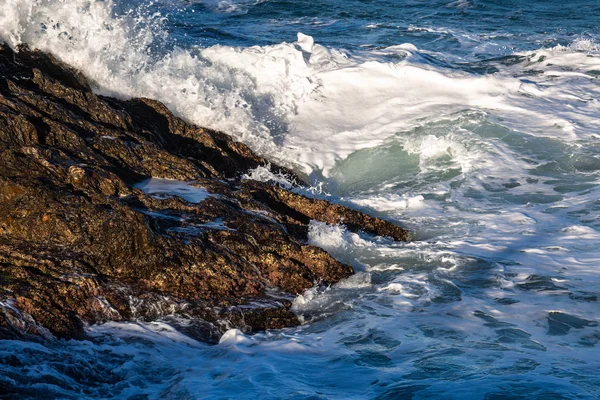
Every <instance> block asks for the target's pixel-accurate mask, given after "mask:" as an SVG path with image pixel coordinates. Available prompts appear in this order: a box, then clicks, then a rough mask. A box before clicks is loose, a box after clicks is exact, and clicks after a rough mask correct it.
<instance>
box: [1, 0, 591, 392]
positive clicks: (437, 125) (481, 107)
mask: <svg viewBox="0 0 600 400" xmlns="http://www.w3.org/2000/svg"><path fill="white" fill-rule="evenodd" d="M0 40H2V41H5V42H7V43H9V44H10V45H12V46H16V45H18V44H20V43H27V44H29V45H30V46H31V47H37V48H40V49H42V50H46V51H50V52H52V53H54V54H55V55H56V56H58V57H59V58H61V59H62V60H64V61H66V62H68V63H70V64H72V65H73V66H75V67H77V68H80V69H81V70H83V71H84V72H85V74H86V75H87V76H88V77H89V78H90V79H91V80H92V81H93V83H94V86H95V90H96V91H97V92H99V93H102V94H109V95H112V96H117V97H122V98H127V97H131V96H145V97H151V98H156V99H158V100H161V101H162V102H164V103H165V104H166V105H167V106H168V107H169V108H170V109H171V110H173V111H174V112H175V113H176V114H178V115H179V116H181V117H183V118H185V119H187V120H189V121H192V122H194V123H197V124H199V125H203V126H209V127H213V128H217V129H221V130H223V131H225V132H228V133H230V134H231V135H232V136H233V137H234V138H235V139H237V140H240V141H243V142H245V143H247V144H248V145H250V146H251V147H252V148H253V149H254V150H255V151H257V152H259V153H260V154H262V155H265V156H267V157H269V158H271V159H272V160H273V161H276V162H279V163H282V164H285V165H288V166H291V167H292V168H294V169H295V170H296V171H298V172H299V173H300V174H303V175H304V176H305V177H306V178H307V180H308V181H310V182H311V184H312V185H313V187H312V188H311V189H310V193H311V194H312V195H315V196H321V197H324V198H328V199H330V200H332V201H336V202H339V203H342V204H346V205H349V206H352V207H355V208H359V209H362V210H365V211H367V212H369V213H372V214H374V215H378V216H382V217H384V218H387V219H390V220H393V221H396V222H397V223H399V224H401V225H402V226H405V227H407V228H409V229H411V230H413V231H414V232H415V236H416V239H417V240H415V241H414V242H411V243H394V242H392V241H390V240H388V239H385V238H380V237H372V236H368V235H363V234H354V233H351V232H348V231H346V230H345V228H344V227H343V226H328V225H325V224H320V223H313V224H312V225H311V230H310V242H311V243H313V244H316V245H318V246H321V247H323V248H325V249H326V250H328V251H329V252H331V253H332V254H333V255H334V256H335V257H337V258H338V259H340V260H342V261H344V262H347V263H349V264H351V265H352V266H354V267H355V269H356V270H357V271H358V274H357V275H355V276H354V277H352V278H350V279H348V280H346V281H343V282H340V283H339V284H337V285H336V286H334V287H331V288H328V289H327V290H321V291H319V290H317V289H312V290H309V291H307V292H306V293H305V294H303V295H302V296H299V297H298V298H297V299H296V300H295V302H294V309H295V312H296V313H297V314H298V315H299V316H300V318H301V319H302V320H303V321H304V324H303V325H302V326H300V327H298V328H293V329H284V330H280V331H270V332H265V333H261V334H257V335H254V336H247V335H244V334H242V333H241V332H240V331H236V330H230V331H228V332H227V333H226V334H225V336H224V337H223V338H222V340H221V342H220V344H218V345H214V346H209V345H207V344H203V343H200V342H197V341H195V340H193V339H191V338H189V337H187V336H185V335H183V334H181V333H179V332H177V331H176V330H175V329H174V328H172V327H171V326H170V325H169V324H168V321H166V320H165V321H162V322H161V321H159V322H155V323H109V324H105V325H101V326H90V327H89V328H88V333H89V335H90V339H89V340H86V341H55V342H51V343H47V344H35V343H25V342H18V341H0V358H3V359H9V358H7V357H8V356H9V355H11V354H12V355H14V356H15V357H16V359H15V358H11V360H12V361H11V362H10V363H5V364H0V385H4V386H5V387H9V388H12V390H16V391H18V393H19V396H22V397H26V396H31V397H34V398H45V399H58V398H60V399H79V398H94V399H96V398H118V399H132V400H133V399H226V398H231V399H280V398H282V399H298V400H299V399H374V398H378V399H431V398H443V399H486V400H500V399H502V400H506V399H548V400H549V399H598V398H600V327H599V325H598V324H599V322H600V100H599V96H600V3H599V2H598V1H596V0H569V1H557V0H546V1H542V0H528V1H520V0H519V1H518V0H503V1H500V0H457V1H452V0H430V1H423V0H394V1H392V0H380V1H375V0H320V1H309V0H293V1H292V0H258V1H256V0H222V1H219V0H187V1H184V0H159V1H141V0H135V1H127V0H114V1H111V0H105V1H91V0H35V1H34V0H0ZM248 176H249V177H251V178H254V179H263V180H264V179H270V178H273V176H272V174H271V173H270V171H269V169H268V168H259V169H257V170H254V171H249V172H248ZM275 178H277V179H280V180H282V179H285V178H284V177H275Z"/></svg>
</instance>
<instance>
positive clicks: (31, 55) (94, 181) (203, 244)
mask: <svg viewBox="0 0 600 400" xmlns="http://www.w3.org/2000/svg"><path fill="white" fill-rule="evenodd" d="M266 164H267V161H266V160H264V159H263V158H261V157H258V156H257V155H255V154H254V153H253V152H252V151H251V150H250V149H249V148H248V147H247V146H245V145H244V144H242V143H236V142H233V141H232V140H231V139H230V137H229V136H227V135H226V134H224V133H221V132H216V131H212V130H209V129H205V128H201V127H198V126H194V125H191V124H188V123H186V122H185V121H183V120H181V119H179V118H177V117H175V116H174V115H173V114H172V113H171V112H170V111H169V110H168V109H167V108H166V107H165V106H164V105H163V104H161V103H159V102H157V101H154V100H149V99H132V100H127V101H123V100H118V99H114V98H108V97H103V96H99V95H96V94H94V93H93V92H92V90H91V88H90V84H89V82H88V81H87V80H86V78H85V77H84V76H83V75H81V74H80V73H79V72H77V71H75V70H73V69H71V68H69V67H68V66H65V65H64V64H62V63H61V62H59V61H58V60H56V59H55V58H54V57H52V56H51V55H48V54H44V53H42V52H40V51H31V50H29V49H27V48H21V49H19V51H18V52H15V51H13V50H12V49H10V48H8V47H6V46H1V45H0V338H36V337H40V336H41V337H44V336H47V337H50V336H56V337H66V338H70V337H78V336H79V335H81V334H82V333H83V328H84V326H85V324H94V323H102V322H106V321H127V320H136V319H137V320H147V321H149V320H155V319H160V318H169V319H170V322H171V323H172V324H174V325H175V326H177V327H178V328H179V329H181V330H182V331H183V332H184V333H186V334H189V335H190V336H192V337H195V338H197V339H200V340H204V341H208V342H214V341H217V340H218V338H219V337H220V336H221V335H222V333H223V332H224V331H225V330H226V329H229V328H239V329H242V330H243V331H245V332H255V331H258V330H264V329H272V328H281V327H286V326H294V325H296V324H298V323H299V322H298V320H297V318H296V316H295V315H294V314H293V313H292V311H291V301H290V300H291V299H293V296H295V295H297V294H299V293H302V292H303V291H304V290H306V289H308V288H310V287H313V286H314V285H315V284H321V285H330V284H333V283H335V282H337V281H339V280H340V279H343V278H346V277H348V276H350V275H351V274H353V269H352V268H351V267H350V266H348V265H345V264H343V263H340V262H338V261H336V260H335V259H334V258H333V257H332V256H330V255H329V254H328V253H326V252H325V251H324V250H322V249H320V248H317V247H315V246H312V245H309V244H307V243H306V240H307V233H308V224H309V222H310V221H311V220H316V221H322V222H326V223H330V224H337V223H342V224H345V225H346V226H347V228H348V229H350V230H353V231H357V230H360V231H364V232H367V233H370V234H374V235H382V236H390V237H392V238H393V239H395V240H409V233H408V232H407V231H406V230H404V229H402V228H400V227H398V226H396V225H394V224H392V223H390V222H387V221H384V220H381V219H378V218H374V217H371V216H368V215H366V214H364V213H361V212H358V211H354V210H350V209H348V208H345V207H343V206H340V205H336V204H332V203H329V202H327V201H324V200H317V199H311V198H307V197H304V196H301V195H299V194H296V193H294V192H293V191H290V190H287V189H284V188H282V187H279V186H277V185H275V184H270V183H264V182H258V181H252V180H243V179H241V177H242V175H243V174H244V173H246V172H248V170H250V169H252V168H256V167H259V166H263V165H266ZM271 168H272V169H273V170H274V171H275V172H278V173H285V174H287V175H289V176H291V177H293V178H295V180H296V182H298V183H299V184H301V182H302V180H301V179H300V178H299V177H297V176H295V175H294V173H293V172H292V171H290V170H287V169H286V168H283V167H279V166H275V165H271ZM151 177H155V178H163V179H171V180H178V181H183V182H185V184H184V186H185V185H187V187H188V189H189V191H190V192H191V193H193V192H194V190H203V191H204V192H205V193H206V196H204V197H203V198H201V199H192V200H190V198H187V199H186V196H176V195H165V194H164V193H163V194H160V193H159V194H157V193H152V192H150V191H148V190H146V191H144V190H142V189H143V187H142V186H140V185H139V183H140V182H143V181H145V180H147V179H149V178H151ZM163 183H164V182H163Z"/></svg>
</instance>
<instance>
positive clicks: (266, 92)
mask: <svg viewBox="0 0 600 400" xmlns="http://www.w3.org/2000/svg"><path fill="white" fill-rule="evenodd" d="M219 4H220V3H219ZM0 5H1V6H2V9H3V16H2V17H0V18H2V20H0V38H2V39H3V40H5V41H7V42H8V43H9V44H11V45H13V46H15V45H17V44H19V43H28V44H29V45H30V46H32V47H37V48H40V49H42V50H46V51H51V52H52V53H54V54H56V55H57V56H58V57H60V58H61V59H63V60H65V61H66V62H68V63H69V64H72V65H74V66H75V67H77V68H80V69H82V70H83V71H84V72H85V73H86V75H88V76H89V77H90V78H91V79H92V80H93V81H94V83H95V84H96V86H97V90H98V91H100V92H101V93H106V94H112V95H118V96H121V97H130V96H146V97H153V98H157V99H159V100H161V101H163V102H164V103H165V104H166V105H167V106H169V107H170V108H171V109H172V110H174V111H175V112H176V113H178V114H179V115H181V116H183V117H185V118H187V119H188V120H191V121H193V122H196V123H199V124H202V125H206V126H209V127H213V128H217V129H221V130H224V131H226V132H228V133H230V134H232V135H233V136H234V138H236V139H238V140H242V141H244V142H246V143H248V144H249V145H250V146H251V147H252V148H254V149H255V150H257V151H259V152H261V153H262V154H266V155H269V156H270V157H272V158H274V159H276V160H277V161H279V162H283V163H286V164H288V165H289V164H292V165H293V164H296V165H298V164H299V165H300V166H301V167H302V168H303V169H304V171H305V172H307V173H311V172H313V171H315V170H318V171H322V174H323V175H324V176H328V173H329V171H330V170H331V168H332V167H333V166H334V165H335V163H336V161H337V160H340V159H344V158H346V157H347V156H348V155H349V154H351V153H353V152H355V151H357V150H359V149H363V148H368V147H374V146H378V145H381V144H382V143H383V142H384V141H385V140H386V139H387V138H389V137H390V136H391V135H394V134H395V133H397V132H399V131H403V130H408V129H411V128H414V127H415V126H418V125H419V121H421V120H423V119H428V118H432V117H439V116H440V115H449V114H452V113H455V112H457V111H460V110H461V109H464V108H465V107H472V108H479V109H484V110H488V111H489V112H491V113H492V114H494V115H496V116H497V117H499V118H500V117H501V118H504V120H505V121H506V122H510V124H511V125H512V126H513V127H515V128H519V129H520V128H526V129H527V130H529V131H531V132H534V133H535V134H537V135H545V136H553V137H559V138H560V137H563V138H566V139H570V140H572V139H576V138H578V137H581V135H584V134H590V133H591V132H595V131H597V129H598V122H597V118H594V116H595V115H596V114H597V112H598V109H599V108H598V107H600V106H599V105H598V101H597V100H596V98H597V97H598V96H597V95H598V94H599V93H598V85H595V84H594V81H593V78H594V77H593V76H589V75H586V73H587V72H589V71H591V70H596V69H600V66H599V63H600V61H599V60H600V57H586V54H584V53H583V52H582V51H581V50H582V49H584V50H586V51H588V52H590V51H591V52H597V45H596V44H594V43H593V42H590V41H586V40H578V41H576V42H574V43H573V44H572V45H571V46H570V47H569V48H555V49H550V50H540V51H539V52H536V53H535V54H525V56H526V57H527V58H528V61H527V62H524V63H522V64H518V65H516V66H513V67H510V68H505V71H502V72H501V73H499V74H496V75H494V76H492V75H488V76H473V75H469V74H466V73H459V72H456V71H444V70H441V69H438V68H434V67H432V66H431V65H428V64H427V63H426V62H423V61H422V60H421V59H420V57H419V54H420V51H419V49H417V48H416V47H415V46H414V45H412V44H402V45H399V46H393V47H390V48H388V49H386V50H385V51H386V52H388V53H389V52H394V51H396V52H398V51H399V52H402V53H404V54H406V55H407V58H406V59H405V60H403V61H400V62H397V63H391V62H382V61H379V60H377V54H378V52H379V53H381V51H378V52H375V53H373V56H374V59H372V60H365V59H364V57H361V58H355V59H353V58H352V57H348V56H347V55H346V54H345V53H344V52H340V51H337V50H335V49H328V48H325V47H323V46H321V45H319V44H317V43H315V40H314V39H313V38H312V37H310V36H307V35H303V34H298V41H297V42H296V43H282V44H279V45H273V46H265V47H257V46H255V47H251V48H233V47H226V46H213V47H209V48H196V49H194V50H193V51H185V50H183V49H177V48H176V49H174V50H172V51H170V52H168V53H166V54H160V53H154V52H153V51H154V50H155V47H153V46H154V45H155V44H157V42H158V41H160V40H162V38H163V37H164V35H165V34H166V33H165V32H164V31H163V30H162V28H161V18H160V16H156V15H155V16H153V17H148V18H146V19H143V17H142V16H141V14H136V12H135V11H132V12H130V13H128V14H126V15H122V16H119V17H115V16H113V14H112V1H103V2H98V1H91V2H90V1H88V0H76V1H75V2H68V3H67V2H63V1H59V0H48V1H44V2H33V1H30V0H2V2H1V3H0ZM542 60H543V61H542ZM564 66H568V67H569V69H570V70H569V71H565V70H560V69H559V68H558V67H564ZM527 68H536V69H540V70H542V71H543V74H542V75H541V76H539V77H530V76H528V77H526V78H525V77H522V78H519V77H518V75H519V72H520V71H523V70H525V69H527ZM519 70H520V71H519ZM515 76H517V77H515ZM557 79H559V80H560V81H561V83H562V84H561V85H556V80H557ZM550 81H552V85H550ZM559 87H560V89H557V88H559Z"/></svg>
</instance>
